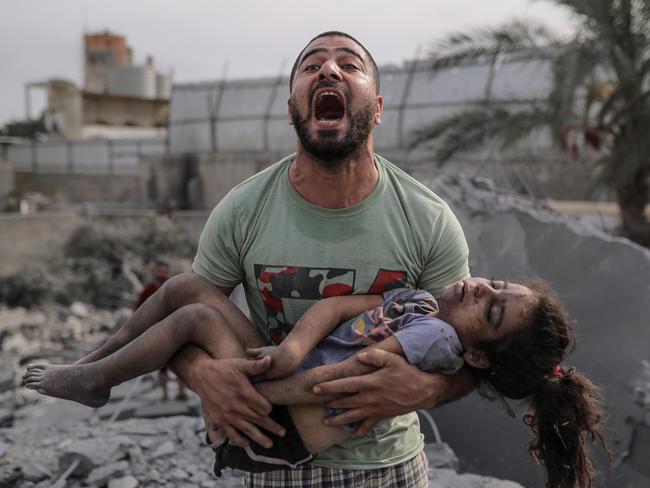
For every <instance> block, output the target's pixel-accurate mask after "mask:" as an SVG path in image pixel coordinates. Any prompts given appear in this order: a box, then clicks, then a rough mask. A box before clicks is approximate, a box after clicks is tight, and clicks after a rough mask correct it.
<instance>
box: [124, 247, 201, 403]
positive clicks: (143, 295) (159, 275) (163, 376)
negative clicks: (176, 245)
mask: <svg viewBox="0 0 650 488" xmlns="http://www.w3.org/2000/svg"><path fill="white" fill-rule="evenodd" d="M171 275H172V272H171V268H170V267H169V263H168V262H166V261H163V260H161V259H159V260H157V261H156V262H154V263H153V266H152V267H151V277H152V278H153V280H152V281H150V282H149V283H147V284H146V285H144V287H143V288H142V291H140V295H138V301H137V302H136V304H135V309H136V310H137V309H138V308H140V306H142V304H143V303H144V302H146V301H147V299H148V298H149V297H150V296H152V295H153V294H154V293H156V292H157V291H158V289H159V288H160V287H161V286H162V285H163V284H164V283H165V282H166V281H167V280H168V279H169V278H170V277H171ZM158 379H159V381H160V387H161V388H162V391H163V396H162V400H163V401H165V402H166V401H167V400H169V373H168V372H167V368H166V367H165V368H162V369H161V370H160V371H159V372H158ZM185 388H186V385H185V383H184V382H183V380H181V379H180V378H179V379H178V393H177V394H176V399H177V400H187V399H188V396H187V392H186V391H185Z"/></svg>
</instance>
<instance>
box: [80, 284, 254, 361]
mask: <svg viewBox="0 0 650 488" xmlns="http://www.w3.org/2000/svg"><path fill="white" fill-rule="evenodd" d="M193 303H202V304H204V305H210V306H211V307H213V308H215V309H217V310H218V311H219V312H220V313H221V314H222V315H223V317H224V319H225V320H226V321H227V323H228V324H229V325H230V326H231V328H232V330H233V331H234V333H235V335H236V336H237V338H238V339H239V340H240V342H241V343H242V344H248V343H256V341H257V339H258V337H257V333H256V331H255V328H254V327H253V325H252V324H251V323H250V321H249V320H248V319H247V318H246V316H245V315H244V314H242V313H241V311H240V310H239V309H238V308H237V307H236V306H235V305H234V304H233V303H232V302H231V301H230V300H229V299H228V297H226V296H225V295H224V294H223V293H222V292H221V290H219V288H217V287H216V286H214V285H213V284H212V283H210V282H209V281H208V280H206V279H205V278H203V277H201V276H199V275H197V274H195V273H184V274H180V275H177V276H174V277H173V278H170V279H169V280H167V281H166V282H165V283H164V284H163V286H162V287H160V289H159V290H158V291H156V293H154V294H153V295H152V296H151V297H149V299H148V300H147V301H146V302H144V303H143V304H142V306H140V307H139V308H138V309H137V310H136V311H135V312H134V313H133V315H132V316H131V318H130V319H129V320H128V321H127V322H126V323H125V324H124V325H123V326H122V327H121V328H120V329H119V330H118V331H117V332H116V333H115V334H114V335H113V336H111V337H110V338H109V339H108V340H107V341H106V342H105V343H104V344H103V345H102V346H101V347H99V348H98V349H97V350H95V351H93V352H91V353H90V354H88V355H87V356H85V357H83V358H82V359H80V360H79V361H77V362H76V363H75V364H85V363H91V362H93V361H97V360H98V359H102V358H104V357H106V356H108V355H109V354H112V353H113V352H115V351H117V350H118V349H120V348H121V347H123V346H125V345H126V344H128V343H129V342H130V341H132V340H133V339H135V338H136V337H138V336H139V335H141V334H142V333H144V332H145V331H146V330H147V329H148V328H149V327H151V326H153V325H154V324H156V323H158V322H160V321H161V320H163V319H164V318H165V317H167V316H168V315H170V314H171V313H173V312H175V311H176V310H178V309H180V308H181V307H184V306H186V305H190V304H193Z"/></svg>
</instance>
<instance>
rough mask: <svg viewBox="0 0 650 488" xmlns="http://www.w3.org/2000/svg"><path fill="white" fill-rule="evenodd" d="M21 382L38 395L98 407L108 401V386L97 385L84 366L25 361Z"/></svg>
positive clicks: (90, 369)
mask: <svg viewBox="0 0 650 488" xmlns="http://www.w3.org/2000/svg"><path fill="white" fill-rule="evenodd" d="M23 384H24V385H25V387H26V388H28V389H30V390H36V391H37V392H38V393H40V394H41V395H48V396H52V397H57V398H63V399H64V400H72V401H73V402H77V403H82V404H84V405H87V406H89V407H93V408H99V407H101V406H103V405H105V404H106V403H107V402H108V399H109V397H110V393H111V389H110V388H106V387H98V386H97V383H96V381H95V380H94V369H92V368H89V367H88V365H85V366H81V365H74V364H73V365H54V364H29V365H27V372H26V373H25V375H24V376H23Z"/></svg>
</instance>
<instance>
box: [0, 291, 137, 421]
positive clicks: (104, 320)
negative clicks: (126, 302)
mask: <svg viewBox="0 0 650 488" xmlns="http://www.w3.org/2000/svg"><path fill="white" fill-rule="evenodd" d="M131 313H132V312H131V311H130V310H129V309H120V310H116V311H112V312H111V311H106V310H97V309H95V308H94V307H92V306H89V305H86V304H84V303H80V302H74V303H72V305H70V306H69V307H64V306H61V305H55V304H51V305H49V306H47V307H44V308H43V309H41V310H39V311H34V310H27V309H24V308H13V309H7V308H0V351H2V355H1V357H0V426H8V425H11V423H12V421H13V416H14V410H15V409H16V408H18V407H21V406H23V405H25V404H27V403H29V402H31V401H33V395H30V392H28V391H27V390H24V389H22V388H19V386H20V379H21V377H22V374H23V373H24V370H25V365H26V364H27V363H29V362H34V361H45V362H48V363H58V364H65V363H71V362H73V361H75V360H77V359H79V358H80V357H82V356H83V355H84V354H86V353H87V352H89V350H91V349H92V348H93V347H95V346H96V345H98V344H100V343H101V342H103V341H104V340H106V338H107V337H108V336H109V334H111V333H112V332H113V331H114V330H116V329H117V328H118V327H120V326H121V325H122V324H123V323H124V322H125V321H126V320H127V319H128V317H129V316H130V315H131Z"/></svg>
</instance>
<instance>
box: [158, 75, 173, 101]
mask: <svg viewBox="0 0 650 488" xmlns="http://www.w3.org/2000/svg"><path fill="white" fill-rule="evenodd" d="M171 95H172V82H171V80H170V79H169V76H167V75H163V74H162V73H156V96H157V97H158V98H170V97H171Z"/></svg>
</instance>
